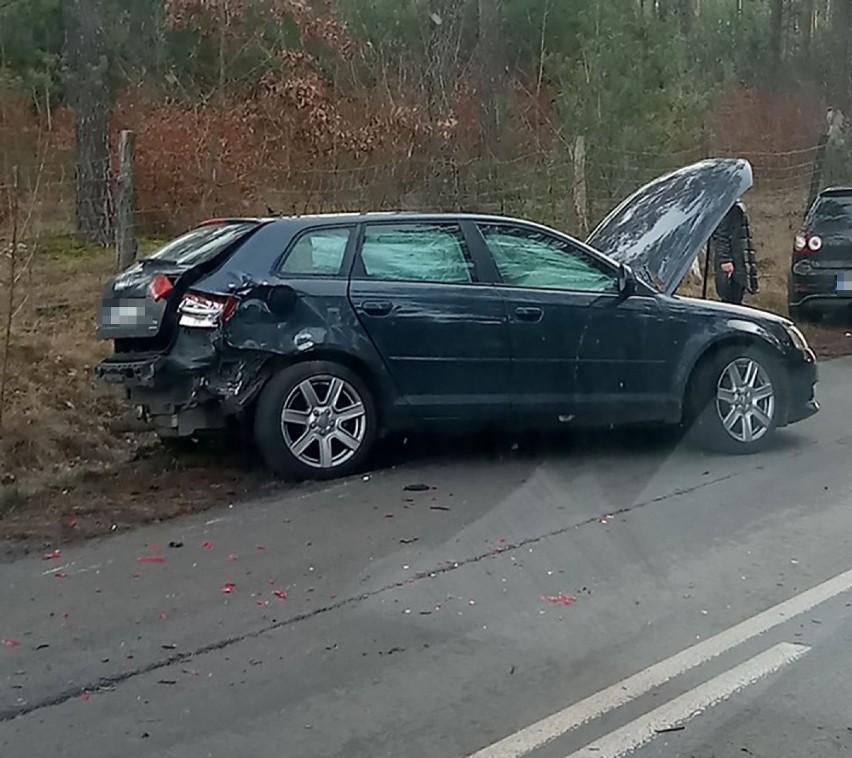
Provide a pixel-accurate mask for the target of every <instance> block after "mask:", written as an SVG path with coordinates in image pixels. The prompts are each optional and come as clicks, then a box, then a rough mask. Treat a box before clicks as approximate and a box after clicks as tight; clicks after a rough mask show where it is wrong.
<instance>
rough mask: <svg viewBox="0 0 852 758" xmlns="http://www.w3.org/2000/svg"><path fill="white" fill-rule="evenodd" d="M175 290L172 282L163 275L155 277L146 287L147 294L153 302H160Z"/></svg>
mask: <svg viewBox="0 0 852 758" xmlns="http://www.w3.org/2000/svg"><path fill="white" fill-rule="evenodd" d="M174 288H175V285H174V284H172V280H171V279H169V277H167V276H166V275H165V274H159V275H158V276H155V277H154V278H153V279H152V280H151V283H150V284H149V285H148V294H149V295H150V297H151V299H152V300H153V301H154V302H157V301H158V300H162V299H163V298H164V297H167V296H168V294H169V293H170V292H171V291H172V290H173V289H174Z"/></svg>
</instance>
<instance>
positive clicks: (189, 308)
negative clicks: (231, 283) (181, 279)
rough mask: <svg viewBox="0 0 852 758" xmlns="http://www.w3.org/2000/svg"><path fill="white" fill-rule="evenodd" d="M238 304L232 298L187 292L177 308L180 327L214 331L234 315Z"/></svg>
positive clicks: (235, 299)
mask: <svg viewBox="0 0 852 758" xmlns="http://www.w3.org/2000/svg"><path fill="white" fill-rule="evenodd" d="M238 302H239V301H238V300H237V298H235V297H233V296H220V295H202V294H200V293H198V292H187V293H186V294H185V295H184V296H183V300H181V303H180V305H179V306H178V313H179V314H180V325H181V326H188V327H192V328H195V329H214V328H215V327H217V326H219V325H220V324H223V323H224V322H225V321H227V320H228V319H229V318H231V316H233V315H234V311H235V310H236V309H237V303H238Z"/></svg>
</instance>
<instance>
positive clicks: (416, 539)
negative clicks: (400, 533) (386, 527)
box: [399, 537, 420, 545]
mask: <svg viewBox="0 0 852 758" xmlns="http://www.w3.org/2000/svg"><path fill="white" fill-rule="evenodd" d="M419 539H420V537H411V538H410V539H407V540H400V541H399V544H400V545H413V544H414V543H415V542H417V541H418V540H419Z"/></svg>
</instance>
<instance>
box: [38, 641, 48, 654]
mask: <svg viewBox="0 0 852 758" xmlns="http://www.w3.org/2000/svg"><path fill="white" fill-rule="evenodd" d="M49 647H50V645H48V644H47V643H46V642H42V643H41V644H40V645H36V646H35V648H34V649H35V650H36V652H38V651H39V650H46V649H47V648H49Z"/></svg>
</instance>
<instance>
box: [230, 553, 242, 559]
mask: <svg viewBox="0 0 852 758" xmlns="http://www.w3.org/2000/svg"><path fill="white" fill-rule="evenodd" d="M239 559H240V556H238V555H237V554H236V553H230V554H229V555H228V560H229V561H238V560H239Z"/></svg>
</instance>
